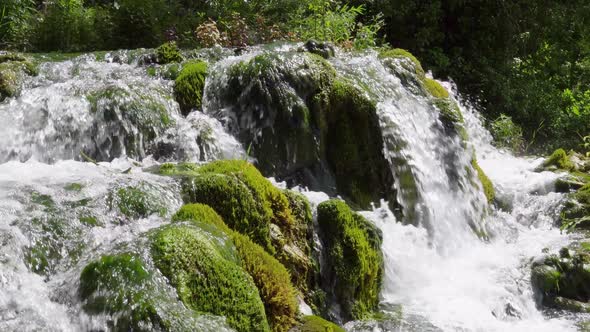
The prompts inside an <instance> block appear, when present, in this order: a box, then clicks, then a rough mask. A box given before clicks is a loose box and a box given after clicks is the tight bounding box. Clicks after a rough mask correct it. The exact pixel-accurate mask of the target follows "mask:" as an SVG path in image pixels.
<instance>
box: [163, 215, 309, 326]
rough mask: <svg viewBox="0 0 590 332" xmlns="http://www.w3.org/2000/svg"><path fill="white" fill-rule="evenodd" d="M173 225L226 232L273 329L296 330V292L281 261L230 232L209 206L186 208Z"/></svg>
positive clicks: (177, 216) (175, 217) (246, 238)
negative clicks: (203, 226) (188, 224)
mask: <svg viewBox="0 0 590 332" xmlns="http://www.w3.org/2000/svg"><path fill="white" fill-rule="evenodd" d="M173 221H188V222H192V223H196V225H200V224H202V223H206V224H211V225H215V226H216V227H217V228H218V229H219V230H222V231H223V232H225V233H226V234H227V235H228V236H229V237H230V238H231V239H232V241H233V243H234V244H235V246H236V250H237V253H238V256H239V257H240V262H241V266H242V267H243V268H244V270H245V271H246V272H248V274H249V275H250V276H251V277H252V278H253V280H254V284H255V285H256V287H257V288H258V292H259V294H260V298H261V299H262V302H263V303H264V308H265V312H266V317H267V318H268V322H269V324H270V327H271V329H272V330H273V331H287V330H289V328H290V327H291V326H293V324H294V323H295V317H296V314H297V300H296V290H295V288H294V287H293V286H292V284H291V279H290V275H289V272H288V271H287V269H285V267H284V266H283V265H282V264H281V263H280V262H279V261H277V260H276V259H275V258H274V257H272V256H271V255H270V254H268V253H267V252H266V251H265V250H264V249H263V248H262V247H260V246H259V245H257V244H255V243H253V242H252V241H251V240H250V239H249V238H248V237H246V236H245V235H242V234H240V233H238V232H236V231H233V230H231V229H229V227H227V226H226V225H225V223H224V222H223V220H222V219H221V217H220V216H219V215H218V214H217V213H216V212H215V211H214V210H213V209H212V208H211V207H209V206H207V205H204V204H187V205H185V206H183V207H182V208H181V209H180V210H179V211H178V212H177V213H176V214H175V215H174V217H173Z"/></svg>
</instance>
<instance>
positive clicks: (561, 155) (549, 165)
mask: <svg viewBox="0 0 590 332" xmlns="http://www.w3.org/2000/svg"><path fill="white" fill-rule="evenodd" d="M542 168H543V169H544V170H566V171H570V170H572V169H573V168H574V165H573V164H572V162H571V160H570V157H569V155H568V153H567V152H565V150H564V149H557V150H555V151H554V152H553V153H552V154H551V156H549V158H547V159H546V160H545V161H544V162H543V164H542Z"/></svg>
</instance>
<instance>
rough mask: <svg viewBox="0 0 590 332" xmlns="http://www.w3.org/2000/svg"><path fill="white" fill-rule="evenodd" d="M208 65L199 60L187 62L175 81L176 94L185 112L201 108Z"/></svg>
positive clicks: (181, 108)
mask: <svg viewBox="0 0 590 332" xmlns="http://www.w3.org/2000/svg"><path fill="white" fill-rule="evenodd" d="M207 70H208V65H207V63H206V62H203V61H198V62H192V63H188V64H186V65H185V66H184V67H183V68H182V71H181V72H180V74H179V75H178V77H177V78H176V80H175V81H174V96H175V97H176V101H177V102H178V104H179V105H180V110H181V111H182V113H183V114H185V115H186V114H188V113H189V112H190V111H191V110H192V109H193V108H201V103H202V98H203V89H204V88H205V79H206V78H207Z"/></svg>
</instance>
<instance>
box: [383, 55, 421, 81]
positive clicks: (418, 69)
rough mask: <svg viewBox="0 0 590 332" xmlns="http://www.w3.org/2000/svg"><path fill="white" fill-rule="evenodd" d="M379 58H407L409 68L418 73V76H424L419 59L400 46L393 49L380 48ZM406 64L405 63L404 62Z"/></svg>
mask: <svg viewBox="0 0 590 332" xmlns="http://www.w3.org/2000/svg"><path fill="white" fill-rule="evenodd" d="M379 58H380V59H385V60H386V59H404V60H406V59H407V60H409V63H411V64H412V67H413V68H411V69H412V70H413V72H414V73H416V74H417V75H418V77H419V78H424V76H425V73H424V69H423V68H422V64H421V63H420V61H419V60H418V59H417V58H416V57H415V56H414V55H413V54H412V53H410V52H408V51H406V50H404V49H401V48H394V49H387V50H382V51H381V52H379ZM406 66H407V64H406Z"/></svg>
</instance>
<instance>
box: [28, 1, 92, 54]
mask: <svg viewBox="0 0 590 332" xmlns="http://www.w3.org/2000/svg"><path fill="white" fill-rule="evenodd" d="M93 15H94V12H93V11H92V10H87V9H85V8H84V5H83V1H82V0H57V1H53V2H50V3H49V5H48V6H47V8H46V12H45V15H44V17H43V20H42V21H41V22H40V23H39V25H38V26H37V27H36V37H37V40H36V41H35V45H36V48H37V49H39V50H42V51H51V50H55V49H59V50H63V51H75V50H82V49H88V48H87V44H86V43H87V41H88V40H94V39H95V37H94V35H93V33H94V30H93V26H92V25H93V19H94V18H93Z"/></svg>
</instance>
